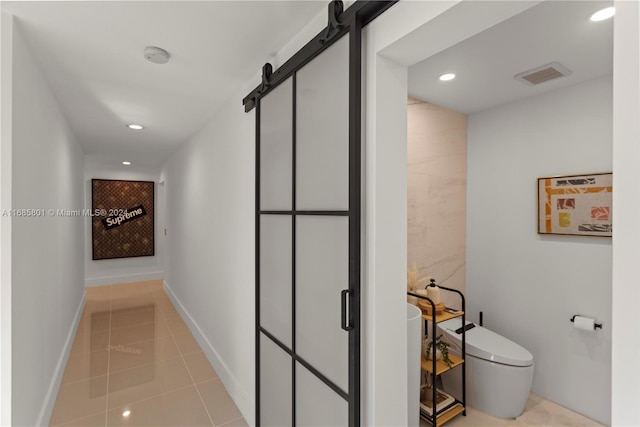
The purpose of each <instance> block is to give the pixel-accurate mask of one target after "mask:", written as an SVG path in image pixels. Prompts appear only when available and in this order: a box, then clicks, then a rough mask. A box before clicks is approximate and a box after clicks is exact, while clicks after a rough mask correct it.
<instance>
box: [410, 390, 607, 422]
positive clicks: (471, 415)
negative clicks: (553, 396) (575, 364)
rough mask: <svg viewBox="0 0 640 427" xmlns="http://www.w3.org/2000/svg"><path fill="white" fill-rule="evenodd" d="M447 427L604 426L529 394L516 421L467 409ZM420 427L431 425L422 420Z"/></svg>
mask: <svg viewBox="0 0 640 427" xmlns="http://www.w3.org/2000/svg"><path fill="white" fill-rule="evenodd" d="M445 426H446V427H542V426H545V427H560V426H573V427H587V426H589V427H591V426H594V427H595V426H602V424H599V423H597V422H595V421H593V420H591V419H589V418H586V417H584V416H582V415H580V414H577V413H575V412H573V411H571V410H569V409H567V408H564V407H562V406H560V405H557V404H555V403H553V402H550V401H548V400H546V399H543V398H542V397H540V396H538V395H537V394H534V393H531V394H529V399H527V404H526V406H525V408H524V412H523V413H522V415H520V416H519V417H518V418H515V419H507V420H505V419H501V418H495V417H492V416H491V415H487V414H485V413H483V412H480V411H476V410H475V409H473V408H467V416H466V417H464V416H462V415H459V416H457V417H455V418H454V419H453V420H451V421H449V422H448V423H446V424H445ZM420 427H431V424H429V423H428V422H426V421H424V420H420Z"/></svg>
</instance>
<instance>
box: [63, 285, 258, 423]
mask: <svg viewBox="0 0 640 427" xmlns="http://www.w3.org/2000/svg"><path fill="white" fill-rule="evenodd" d="M86 292H87V300H86V304H85V308H84V312H83V313H82V318H81V320H80V323H79V325H78V331H77V333H76V337H75V341H74V343H73V347H72V349H71V353H70V356H69V361H68V363H67V367H66V370H65V372H64V376H63V379H62V385H61V386H60V391H59V393H58V397H57V400H56V403H55V407H54V409H53V414H52V416H51V420H50V425H51V426H83V427H88V426H101V427H104V426H229V427H231V426H234V427H235V426H238V427H240V426H246V425H247V424H246V422H245V420H244V419H243V418H242V415H241V414H240V412H239V411H238V408H237V407H236V405H235V404H234V403H233V401H232V400H231V397H230V396H229V395H228V393H227V391H226V390H225V388H224V386H223V384H222V382H221V381H220V379H218V376H217V374H216V372H215V371H214V370H213V368H212V367H211V365H210V364H209V362H208V360H207V358H206V356H205V355H204V353H203V352H202V351H201V349H200V347H199V346H198V343H197V342H196V340H195V339H194V338H193V336H192V335H191V333H190V331H189V329H188V328H187V326H186V325H185V323H184V322H183V321H182V319H181V317H180V315H179V314H178V312H177V311H176V309H175V308H174V306H173V304H172V303H171V300H170V299H169V297H168V296H167V294H166V293H165V292H164V291H163V289H162V281H161V280H155V281H146V282H137V283H128V284H122V285H112V286H100V287H92V288H87V289H86Z"/></svg>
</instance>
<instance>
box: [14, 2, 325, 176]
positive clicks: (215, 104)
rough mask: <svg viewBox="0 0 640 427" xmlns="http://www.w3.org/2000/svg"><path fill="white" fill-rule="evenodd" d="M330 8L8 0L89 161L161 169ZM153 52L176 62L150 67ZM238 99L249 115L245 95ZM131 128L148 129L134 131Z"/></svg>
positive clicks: (305, 4) (318, 5)
mask: <svg viewBox="0 0 640 427" xmlns="http://www.w3.org/2000/svg"><path fill="white" fill-rule="evenodd" d="M326 7H327V2H326V1H42V2H31V1H13V2H10V1H2V10H3V11H6V12H8V13H10V14H13V15H15V16H16V23H17V24H16V27H17V28H19V31H20V32H21V33H22V34H23V35H24V37H25V39H26V40H27V43H28V45H29V46H30V49H31V51H32V55H33V56H34V57H35V58H36V59H37V61H38V63H39V66H40V68H41V69H42V72H43V74H44V76H45V78H46V80H47V81H48V82H49V84H50V86H51V88H52V90H53V92H54V94H55V96H56V98H57V100H58V102H59V104H60V105H61V108H62V110H63V112H64V113H65V116H66V117H67V119H68V120H69V123H70V125H71V127H72V129H73V130H74V132H75V134H76V135H77V137H78V139H79V141H80V143H81V144H82V146H83V148H84V151H85V154H87V155H88V156H90V157H91V158H92V159H94V161H95V159H101V161H102V163H104V164H117V165H119V164H120V163H121V162H122V161H124V160H128V161H131V162H132V163H133V165H134V166H135V165H137V166H143V167H147V168H156V169H159V168H160V167H161V166H162V164H164V162H165V161H166V160H167V159H168V157H169V156H170V155H171V153H172V152H173V151H174V150H175V149H176V147H178V146H179V145H180V144H182V143H183V142H185V141H187V140H188V139H189V137H190V136H191V135H193V134H194V133H195V132H196V131H198V130H199V129H200V128H201V127H202V126H203V125H204V124H205V123H206V122H207V121H208V120H209V119H210V118H211V117H213V116H214V114H215V112H216V111H217V110H218V109H219V108H221V107H222V105H224V104H225V103H226V102H228V101H229V100H230V98H231V97H232V96H238V90H240V88H241V87H242V85H244V84H246V82H247V81H249V80H250V79H251V78H252V76H254V75H256V73H259V71H260V70H261V68H262V65H263V64H264V63H265V62H267V61H268V60H269V59H270V58H271V57H272V56H273V55H274V54H275V53H276V52H277V51H278V50H279V49H280V48H281V47H282V46H284V45H285V44H286V43H287V42H288V41H289V40H290V39H291V38H292V37H293V36H294V35H295V34H296V33H297V32H299V31H300V30H301V29H302V28H303V27H304V26H305V25H306V24H307V23H308V22H309V21H310V20H311V19H312V18H313V17H314V16H316V15H317V14H318V13H319V12H320V11H321V10H323V9H325V8H326ZM145 46H159V47H161V48H163V49H165V50H167V51H168V52H169V53H170V54H171V59H170V61H169V63H168V64H165V65H157V64H153V63H151V62H148V61H146V60H145V59H144V56H143V49H144V48H145ZM258 83H260V82H259V81H258V80H256V82H255V85H256V86H257V85H258ZM244 95H245V94H242V96H244ZM232 101H235V102H237V104H238V109H239V110H242V108H243V107H242V102H241V97H239V98H238V99H233V100H232ZM129 123H136V124H142V125H143V126H145V129H144V130H141V131H133V130H130V129H128V128H127V127H126V125H127V124H129Z"/></svg>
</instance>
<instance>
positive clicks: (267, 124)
mask: <svg viewBox="0 0 640 427" xmlns="http://www.w3.org/2000/svg"><path fill="white" fill-rule="evenodd" d="M292 96H293V84H292V81H291V79H290V78H289V79H288V80H287V81H285V82H284V83H282V84H281V85H280V86H278V87H277V88H276V89H274V90H273V91H272V92H270V93H269V94H268V95H267V96H265V97H264V98H262V100H261V101H260V209H261V210H291V198H292V188H293V187H292V184H291V174H292V168H293V166H292V161H293V154H292V153H293V150H292V134H293V129H292V127H293V98H292Z"/></svg>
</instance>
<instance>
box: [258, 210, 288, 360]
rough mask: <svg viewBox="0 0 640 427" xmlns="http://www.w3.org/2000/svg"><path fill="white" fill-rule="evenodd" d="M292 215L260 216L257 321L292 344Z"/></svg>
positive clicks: (285, 341) (286, 342)
mask: <svg viewBox="0 0 640 427" xmlns="http://www.w3.org/2000/svg"><path fill="white" fill-rule="evenodd" d="M291 239H292V238H291V216H288V215H261V216H260V325H261V326H262V327H263V328H265V329H266V330H267V331H268V332H269V333H270V334H271V335H273V336H275V337H276V338H277V339H278V340H279V341H281V342H282V343H283V344H284V345H286V346H287V347H289V348H291V316H292V310H291V298H292V297H291V268H292V266H291V250H292V249H291V241H292V240H291Z"/></svg>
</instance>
